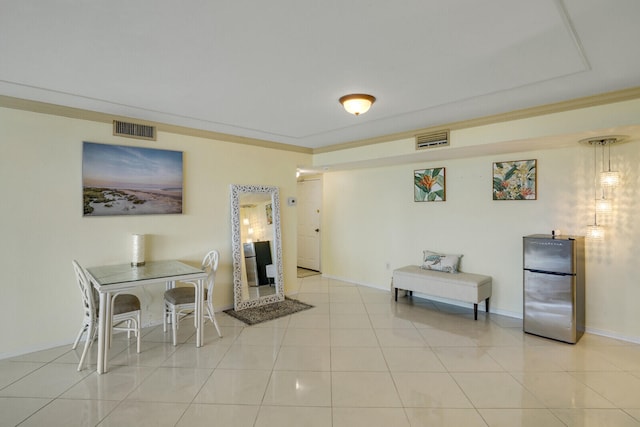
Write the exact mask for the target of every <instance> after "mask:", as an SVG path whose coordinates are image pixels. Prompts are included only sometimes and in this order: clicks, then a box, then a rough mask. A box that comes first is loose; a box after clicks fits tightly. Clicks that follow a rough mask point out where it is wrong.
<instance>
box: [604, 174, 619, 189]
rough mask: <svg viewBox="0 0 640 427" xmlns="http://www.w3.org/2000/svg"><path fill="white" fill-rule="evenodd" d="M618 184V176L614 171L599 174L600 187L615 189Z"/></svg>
mask: <svg viewBox="0 0 640 427" xmlns="http://www.w3.org/2000/svg"><path fill="white" fill-rule="evenodd" d="M619 183H620V174H619V173H618V172H616V171H606V172H600V185H601V186H603V187H617V186H618V184H619Z"/></svg>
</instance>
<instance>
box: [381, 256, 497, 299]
mask: <svg viewBox="0 0 640 427" xmlns="http://www.w3.org/2000/svg"><path fill="white" fill-rule="evenodd" d="M393 287H394V288H397V289H403V290H407V291H414V292H419V293H424V294H427V295H432V296H437V297H441V298H447V299H454V300H459V301H465V302H470V303H473V304H478V303H480V302H482V301H484V300H485V299H487V298H489V297H491V276H485V275H482V274H473V273H456V274H451V273H447V272H441V271H434V270H425V269H422V268H420V267H419V266H417V265H408V266H406V267H402V268H398V269H396V270H394V271H393Z"/></svg>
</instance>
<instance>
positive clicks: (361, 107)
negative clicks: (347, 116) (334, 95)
mask: <svg viewBox="0 0 640 427" xmlns="http://www.w3.org/2000/svg"><path fill="white" fill-rule="evenodd" d="M338 101H340V104H342V106H343V107H344V109H345V110H347V112H349V113H351V114H353V115H355V116H359V115H360V114H364V113H366V112H367V111H369V108H371V105H373V103H374V102H375V101H376V98H375V97H374V96H371V95H367V94H364V93H352V94H351V95H345V96H343V97H341V98H340V99H339V100H338Z"/></svg>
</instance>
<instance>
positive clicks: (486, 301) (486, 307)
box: [484, 298, 489, 313]
mask: <svg viewBox="0 0 640 427" xmlns="http://www.w3.org/2000/svg"><path fill="white" fill-rule="evenodd" d="M484 309H485V311H486V312H487V313H488V312H489V298H487V299H486V300H484Z"/></svg>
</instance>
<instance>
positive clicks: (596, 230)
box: [587, 224, 604, 240]
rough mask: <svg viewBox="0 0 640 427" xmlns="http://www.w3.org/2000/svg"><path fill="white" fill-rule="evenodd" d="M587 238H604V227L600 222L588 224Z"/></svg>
mask: <svg viewBox="0 0 640 427" xmlns="http://www.w3.org/2000/svg"><path fill="white" fill-rule="evenodd" d="M587 239H592V240H602V239H604V227H602V226H600V225H598V224H593V225H589V226H587Z"/></svg>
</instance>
